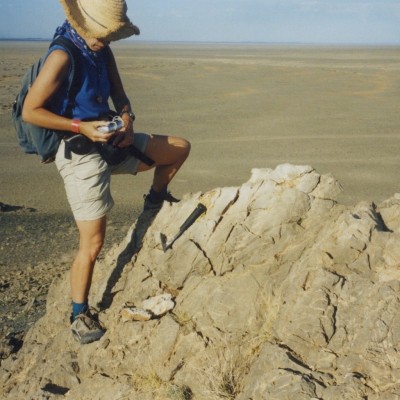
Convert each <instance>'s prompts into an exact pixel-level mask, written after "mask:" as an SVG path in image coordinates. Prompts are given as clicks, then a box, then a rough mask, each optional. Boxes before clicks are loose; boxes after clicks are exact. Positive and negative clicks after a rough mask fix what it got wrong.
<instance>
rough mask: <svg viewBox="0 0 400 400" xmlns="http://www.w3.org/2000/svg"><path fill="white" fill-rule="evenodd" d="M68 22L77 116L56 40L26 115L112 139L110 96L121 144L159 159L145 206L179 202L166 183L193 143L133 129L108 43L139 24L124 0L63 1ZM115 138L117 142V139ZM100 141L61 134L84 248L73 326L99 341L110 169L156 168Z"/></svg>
mask: <svg viewBox="0 0 400 400" xmlns="http://www.w3.org/2000/svg"><path fill="white" fill-rule="evenodd" d="M61 3H62V5H63V7H64V10H65V13H66V16H67V21H66V22H65V23H64V24H63V25H62V26H61V27H59V28H58V29H57V31H56V34H55V36H59V35H61V36H65V37H66V38H67V39H69V40H71V41H72V42H73V43H74V44H75V45H76V47H77V48H78V49H79V69H80V74H81V76H80V79H81V84H80V89H79V90H78V91H77V94H76V96H75V101H74V104H73V107H72V118H67V117H65V116H63V113H64V112H65V109H66V107H67V106H68V104H67V103H68V99H67V97H68V96H67V93H66V87H67V85H66V82H67V80H68V74H69V68H70V65H71V60H70V59H69V55H68V52H67V51H66V50H65V49H63V48H62V47H61V46H57V45H56V46H53V47H52V48H51V49H50V51H49V55H48V57H47V59H46V62H45V64H44V65H43V67H42V69H41V72H40V74H39V76H38V77H37V78H36V80H35V82H34V84H33V85H32V87H31V89H30V91H29V93H28V95H27V97H26V100H25V103H24V108H23V113H22V116H23V119H24V120H25V121H26V122H29V123H31V124H34V125H38V126H41V127H45V128H49V129H54V130H59V131H69V132H72V133H73V134H82V135H84V136H85V137H86V138H88V139H90V141H91V143H95V144H99V143H106V142H108V141H109V140H110V139H111V138H112V137H113V133H102V132H100V131H99V129H98V128H99V127H100V126H103V125H106V124H107V123H106V122H105V121H104V120H103V118H102V117H101V116H102V115H104V114H105V113H108V112H109V111H110V110H109V106H108V99H109V97H111V99H112V101H113V104H114V107H115V111H116V112H117V113H118V114H119V115H120V116H121V118H122V120H123V122H124V127H123V128H122V129H121V130H119V131H118V132H117V141H116V142H117V143H118V146H119V147H121V148H124V147H127V146H130V145H131V144H133V143H134V144H135V146H136V147H137V148H139V149H140V150H141V151H142V152H143V153H145V154H146V155H147V156H148V157H150V158H151V159H152V160H154V161H155V171H154V179H153V183H152V187H151V189H150V192H149V194H148V195H147V196H146V198H145V209H159V208H160V207H161V205H162V203H163V201H177V200H176V199H175V198H173V197H172V196H171V195H170V194H169V193H168V191H167V186H168V184H169V182H170V181H171V180H172V178H173V177H174V176H175V174H176V173H177V171H178V170H179V168H180V167H181V166H182V164H183V163H184V161H185V160H186V158H187V156H188V155H189V151H190V144H189V143H188V142H187V141H186V140H184V139H181V138H178V137H171V136H158V135H154V136H153V135H146V134H141V133H137V134H134V129H133V124H134V120H135V116H134V114H133V111H132V109H131V105H130V102H129V99H128V97H127V95H126V93H125V91H124V88H123V85H122V82H121V79H120V75H119V73H118V69H117V66H116V63H115V59H114V57H113V56H112V53H111V51H110V50H109V47H108V45H109V43H110V42H111V41H115V40H119V39H122V38H126V37H129V36H131V35H138V34H139V29H138V28H137V27H136V26H135V25H133V24H132V23H131V21H130V20H129V18H128V17H127V15H126V12H127V6H126V4H125V1H124V0H96V1H94V0H73V1H70V0H61ZM114 142H115V141H114ZM96 148H97V147H96V146H90V150H89V151H88V153H87V154H83V155H82V154H75V153H73V152H72V154H71V155H70V157H69V156H67V152H66V151H65V141H64V140H63V141H61V144H60V147H59V149H58V152H57V155H56V160H55V161H56V165H57V168H58V170H59V172H60V174H61V176H62V177H63V179H64V184H65V189H66V192H67V197H68V201H69V203H70V206H71V208H72V212H73V214H74V218H75V220H76V224H77V226H78V230H79V235H80V241H79V249H78V252H77V255H76V257H75V259H74V262H73V264H72V267H71V297H72V314H71V323H72V324H71V330H72V333H73V335H74V337H75V338H76V339H77V340H78V341H79V342H81V343H90V342H92V341H94V340H98V339H99V338H100V337H101V336H102V335H103V333H104V329H103V328H102V326H101V325H100V324H99V322H98V320H97V319H96V318H95V316H93V315H92V314H91V313H90V311H89V306H88V295H89V290H90V285H91V280H92V273H93V268H94V265H95V262H96V258H97V256H98V254H99V252H100V250H101V248H102V246H103V242H104V237H105V232H106V214H107V212H108V211H109V210H110V209H111V208H112V206H113V200H112V197H111V193H110V175H111V174H121V173H130V174H133V175H134V174H136V173H137V172H142V171H146V170H148V169H150V167H149V166H148V165H146V164H145V163H142V162H140V161H139V160H138V159H136V158H134V157H133V156H131V155H129V156H127V158H126V159H124V160H123V161H122V162H120V163H119V164H117V165H108V164H107V162H106V161H104V159H103V158H102V157H101V155H100V154H99V152H98V151H97V149H96Z"/></svg>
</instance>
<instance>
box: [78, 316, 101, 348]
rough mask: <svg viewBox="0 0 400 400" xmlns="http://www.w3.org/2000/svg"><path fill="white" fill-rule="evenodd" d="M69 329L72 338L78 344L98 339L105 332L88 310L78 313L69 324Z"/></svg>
mask: <svg viewBox="0 0 400 400" xmlns="http://www.w3.org/2000/svg"><path fill="white" fill-rule="evenodd" d="M71 331H72V335H73V336H74V339H75V340H77V341H78V342H79V343H80V344H87V343H92V342H95V341H96V340H99V339H100V338H101V337H102V336H103V335H104V333H105V329H104V328H103V327H102V326H101V324H100V322H99V320H98V318H97V317H95V316H93V315H92V314H91V313H90V311H89V310H86V311H85V312H84V313H82V314H79V315H78V316H77V317H76V318H75V321H74V322H72V324H71Z"/></svg>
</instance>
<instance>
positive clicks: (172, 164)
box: [138, 135, 190, 192]
mask: <svg viewBox="0 0 400 400" xmlns="http://www.w3.org/2000/svg"><path fill="white" fill-rule="evenodd" d="M189 152H190V143H189V142H188V141H187V140H185V139H182V138H179V137H175V136H161V135H152V136H151V137H150V139H149V143H148V145H147V149H146V155H148V156H149V157H150V158H152V159H153V160H154V161H155V171H154V178H153V189H154V190H155V191H157V192H161V191H162V190H163V189H165V188H166V187H167V186H168V184H169V183H170V182H171V180H172V178H173V177H174V176H175V175H176V173H177V172H178V171H179V168H180V167H181V166H182V164H183V163H184V162H185V160H186V158H187V157H188V155H189ZM150 168H151V167H149V166H148V165H146V164H143V163H140V164H139V168H138V171H139V172H143V171H147V170H149V169H150Z"/></svg>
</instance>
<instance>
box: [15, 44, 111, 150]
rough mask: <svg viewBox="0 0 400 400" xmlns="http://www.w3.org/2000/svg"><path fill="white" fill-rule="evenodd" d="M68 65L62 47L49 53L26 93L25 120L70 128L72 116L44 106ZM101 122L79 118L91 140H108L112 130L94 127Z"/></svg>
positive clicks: (83, 130) (58, 85)
mask: <svg viewBox="0 0 400 400" xmlns="http://www.w3.org/2000/svg"><path fill="white" fill-rule="evenodd" d="M69 65H70V61H69V58H68V54H67V53H65V52H64V51H62V50H54V51H53V52H52V53H51V54H50V55H49V57H48V58H47V59H46V62H45V63H44V65H43V68H42V69H41V71H40V73H39V75H38V77H37V78H36V79H35V82H34V83H33V85H32V87H31V88H30V89H29V92H28V94H27V96H26V99H25V102H24V107H23V109H22V118H23V120H24V121H25V122H28V123H31V124H33V125H38V126H42V127H44V128H48V129H54V130H61V131H72V120H71V119H69V118H66V117H63V116H61V115H57V114H54V113H53V112H51V111H49V110H48V109H46V104H47V102H48V101H49V100H50V99H51V97H52V96H53V95H54V94H55V93H56V92H57V90H58V89H59V88H60V86H61V85H62V83H63V82H64V80H65V79H66V77H67V75H68V70H69ZM104 124H105V123H104V121H93V122H81V123H80V133H82V134H83V135H85V136H87V137H88V138H89V139H91V140H93V141H100V142H104V141H107V140H108V139H109V138H110V137H111V134H104V133H101V132H99V131H97V129H96V128H97V127H98V126H100V125H104Z"/></svg>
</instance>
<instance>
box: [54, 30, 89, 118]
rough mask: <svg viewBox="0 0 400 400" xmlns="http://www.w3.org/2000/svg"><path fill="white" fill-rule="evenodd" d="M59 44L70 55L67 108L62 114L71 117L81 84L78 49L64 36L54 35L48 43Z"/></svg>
mask: <svg viewBox="0 0 400 400" xmlns="http://www.w3.org/2000/svg"><path fill="white" fill-rule="evenodd" d="M54 45H59V46H61V47H63V48H64V49H65V50H67V51H68V54H69V55H70V56H71V76H70V78H69V83H68V89H67V100H68V103H67V108H66V110H65V112H64V116H66V117H69V118H72V109H73V107H74V105H75V98H76V95H77V93H78V91H79V89H80V87H81V85H82V82H81V74H80V68H79V49H78V48H77V47H76V46H75V45H74V43H72V42H71V40H69V39H67V38H66V37H64V36H58V37H56V38H55V39H54V40H53V41H52V42H51V44H50V47H52V46H54Z"/></svg>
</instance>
